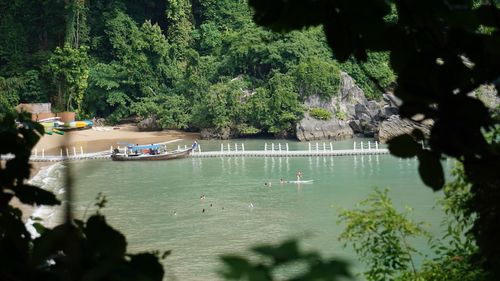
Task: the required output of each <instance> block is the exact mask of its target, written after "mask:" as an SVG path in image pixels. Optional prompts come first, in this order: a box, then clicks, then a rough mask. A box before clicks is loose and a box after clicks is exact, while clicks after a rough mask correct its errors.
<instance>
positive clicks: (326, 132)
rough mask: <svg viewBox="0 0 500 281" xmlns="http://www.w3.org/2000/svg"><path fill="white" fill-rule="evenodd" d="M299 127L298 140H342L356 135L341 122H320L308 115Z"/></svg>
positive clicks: (345, 123)
mask: <svg viewBox="0 0 500 281" xmlns="http://www.w3.org/2000/svg"><path fill="white" fill-rule="evenodd" d="M306 115H307V116H305V117H304V118H303V119H302V120H301V121H300V123H299V124H298V125H297V139H298V140H300V141H310V140H322V139H330V140H342V139H346V138H351V137H352V136H353V134H354V132H353V130H352V129H351V127H350V126H349V124H348V123H347V122H345V121H341V120H333V121H332V120H329V121H320V120H316V119H314V118H312V117H311V116H309V115H308V114H306Z"/></svg>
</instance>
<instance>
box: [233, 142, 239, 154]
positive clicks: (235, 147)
mask: <svg viewBox="0 0 500 281" xmlns="http://www.w3.org/2000/svg"><path fill="white" fill-rule="evenodd" d="M234 151H236V152H238V144H237V143H235V144H234Z"/></svg>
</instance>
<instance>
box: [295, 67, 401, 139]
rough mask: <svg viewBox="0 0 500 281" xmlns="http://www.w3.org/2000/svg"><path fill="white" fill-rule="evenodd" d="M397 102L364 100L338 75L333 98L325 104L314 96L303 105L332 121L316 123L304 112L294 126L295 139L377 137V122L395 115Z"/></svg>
mask: <svg viewBox="0 0 500 281" xmlns="http://www.w3.org/2000/svg"><path fill="white" fill-rule="evenodd" d="M398 102H399V100H398V99H397V98H396V97H394V96H392V95H384V102H377V101H369V100H367V99H366V97H365V94H364V93H363V91H362V90H361V88H359V87H358V86H357V85H356V84H355V82H354V80H353V79H352V78H351V77H350V76H349V75H347V74H346V73H341V77H340V89H339V92H338V93H337V95H334V96H333V97H332V98H331V99H329V100H322V99H321V98H320V97H319V96H316V95H314V96H310V97H308V98H307V100H306V101H305V106H306V108H307V109H312V108H323V109H325V110H327V111H329V112H330V113H331V114H332V119H330V120H327V121H322V120H316V119H314V118H312V117H311V116H310V115H309V113H308V112H306V113H305V115H304V118H303V119H302V120H300V122H299V123H298V124H297V127H296V137H297V139H298V140H300V141H312V140H321V139H331V140H340V139H346V138H351V137H353V136H354V135H363V136H369V137H373V136H374V135H376V134H377V133H378V129H377V128H378V125H379V124H380V122H382V121H383V120H385V119H387V118H388V117H389V116H391V115H394V114H397V113H398V111H397V107H396V103H398Z"/></svg>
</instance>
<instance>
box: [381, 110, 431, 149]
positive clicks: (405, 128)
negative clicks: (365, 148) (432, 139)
mask: <svg viewBox="0 0 500 281" xmlns="http://www.w3.org/2000/svg"><path fill="white" fill-rule="evenodd" d="M433 124H434V122H432V120H426V121H424V122H421V123H419V122H415V121H413V120H410V119H406V118H404V119H402V118H401V117H400V116H399V115H392V116H391V117H389V119H387V120H385V121H384V122H382V124H380V126H379V128H378V140H379V141H380V142H381V143H385V142H387V141H388V140H390V139H392V138H393V137H397V136H400V135H403V134H411V132H412V131H413V130H414V129H420V131H422V133H423V134H424V136H426V137H427V136H429V134H430V130H431V128H432V125H433Z"/></svg>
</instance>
